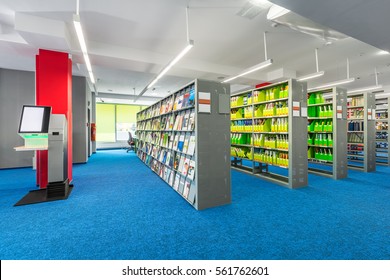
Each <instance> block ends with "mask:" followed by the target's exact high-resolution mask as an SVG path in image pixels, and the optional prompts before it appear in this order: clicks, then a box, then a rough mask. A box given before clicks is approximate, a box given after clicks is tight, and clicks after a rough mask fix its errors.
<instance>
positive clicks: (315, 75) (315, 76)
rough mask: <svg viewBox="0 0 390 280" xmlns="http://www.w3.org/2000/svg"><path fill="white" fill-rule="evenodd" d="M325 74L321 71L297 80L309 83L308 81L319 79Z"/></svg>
mask: <svg viewBox="0 0 390 280" xmlns="http://www.w3.org/2000/svg"><path fill="white" fill-rule="evenodd" d="M324 74H325V72H324V71H320V72H315V73H312V74H308V75H305V76H302V77H299V78H298V79H297V80H298V81H300V82H301V81H307V80H310V79H314V78H318V77H321V76H323V75H324Z"/></svg>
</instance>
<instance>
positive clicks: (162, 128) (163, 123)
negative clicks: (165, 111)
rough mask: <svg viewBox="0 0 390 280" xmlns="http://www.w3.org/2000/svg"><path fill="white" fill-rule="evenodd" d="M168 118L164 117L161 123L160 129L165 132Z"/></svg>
mask: <svg viewBox="0 0 390 280" xmlns="http://www.w3.org/2000/svg"><path fill="white" fill-rule="evenodd" d="M167 118H168V117H167V116H163V117H162V118H161V122H160V129H161V130H164V129H165V126H166V124H167Z"/></svg>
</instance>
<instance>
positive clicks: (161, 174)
mask: <svg viewBox="0 0 390 280" xmlns="http://www.w3.org/2000/svg"><path fill="white" fill-rule="evenodd" d="M156 166H157V170H156V173H157V174H158V176H160V178H162V177H163V171H164V168H163V167H162V166H161V165H160V164H159V163H157V165H156Z"/></svg>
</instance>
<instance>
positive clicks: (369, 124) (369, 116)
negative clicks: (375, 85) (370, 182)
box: [347, 93, 376, 172]
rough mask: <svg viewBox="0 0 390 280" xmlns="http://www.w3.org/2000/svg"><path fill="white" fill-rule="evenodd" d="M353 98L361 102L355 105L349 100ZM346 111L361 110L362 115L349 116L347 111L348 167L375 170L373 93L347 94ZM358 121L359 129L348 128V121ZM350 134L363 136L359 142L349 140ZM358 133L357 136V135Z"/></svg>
mask: <svg viewBox="0 0 390 280" xmlns="http://www.w3.org/2000/svg"><path fill="white" fill-rule="evenodd" d="M354 98H361V100H362V104H358V105H355V104H353V103H351V102H353V101H352V100H353V99H354ZM348 99H351V101H349V102H348V106H347V108H348V111H356V110H361V111H362V112H363V115H362V117H359V118H351V117H350V116H351V114H350V112H348V138H347V146H348V148H347V150H348V168H352V169H356V170H361V171H364V172H373V171H375V170H376V156H375V155H376V151H375V146H376V139H375V135H376V132H375V122H376V120H375V108H376V104H375V94H373V93H361V94H353V95H349V96H348ZM354 121H355V122H357V123H360V126H361V127H362V128H361V129H360V130H356V129H355V130H350V122H354ZM351 135H355V136H356V137H360V139H361V138H363V139H362V140H360V142H355V141H351V138H350V137H351ZM358 135H359V136H358Z"/></svg>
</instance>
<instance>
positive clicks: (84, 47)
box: [73, 15, 95, 84]
mask: <svg viewBox="0 0 390 280" xmlns="http://www.w3.org/2000/svg"><path fill="white" fill-rule="evenodd" d="M73 25H74V28H75V30H76V34H77V39H78V40H79V44H80V48H81V52H82V53H83V57H84V62H85V65H86V67H87V70H88V74H89V78H90V80H91V83H92V84H95V77H94V75H93V72H92V65H91V61H90V60H89V56H88V51H87V45H86V44H85V39H84V34H83V29H82V28H81V22H80V17H79V16H78V15H73Z"/></svg>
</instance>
